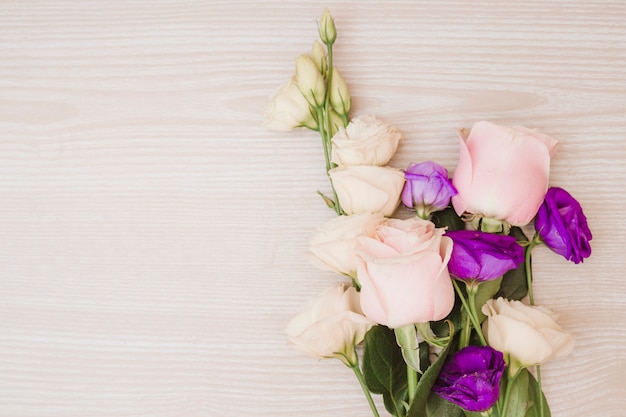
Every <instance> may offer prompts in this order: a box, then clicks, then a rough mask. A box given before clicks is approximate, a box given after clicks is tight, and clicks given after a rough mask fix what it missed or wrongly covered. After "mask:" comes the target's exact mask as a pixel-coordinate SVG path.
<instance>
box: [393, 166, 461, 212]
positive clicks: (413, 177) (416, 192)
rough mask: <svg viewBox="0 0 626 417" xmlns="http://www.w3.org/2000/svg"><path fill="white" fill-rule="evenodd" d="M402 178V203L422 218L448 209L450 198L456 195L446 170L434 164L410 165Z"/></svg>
mask: <svg viewBox="0 0 626 417" xmlns="http://www.w3.org/2000/svg"><path fill="white" fill-rule="evenodd" d="M404 178H406V183H405V184H404V189H403V190H402V202H403V203H404V205H405V206H407V207H408V208H414V209H415V211H416V212H417V214H418V215H419V216H420V217H422V218H426V217H428V215H430V213H432V212H433V211H440V210H443V209H445V208H446V207H448V205H449V204H450V198H452V196H454V195H456V194H457V191H456V189H455V188H454V186H453V185H452V182H451V181H450V180H449V179H448V170H447V169H445V168H444V167H442V166H441V165H439V164H437V163H436V162H430V161H428V162H422V163H419V164H415V163H411V164H410V165H409V167H408V168H407V169H406V171H405V174H404Z"/></svg>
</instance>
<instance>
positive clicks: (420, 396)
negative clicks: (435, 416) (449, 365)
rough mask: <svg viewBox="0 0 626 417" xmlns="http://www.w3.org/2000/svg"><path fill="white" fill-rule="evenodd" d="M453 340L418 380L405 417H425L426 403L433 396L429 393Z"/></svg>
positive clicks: (452, 340)
mask: <svg viewBox="0 0 626 417" xmlns="http://www.w3.org/2000/svg"><path fill="white" fill-rule="evenodd" d="M454 341H455V339H451V340H450V343H448V346H446V347H445V348H444V349H443V350H442V351H441V352H440V353H439V357H437V360H436V361H435V362H434V363H433V364H432V365H430V367H429V368H428V369H427V370H426V372H424V375H422V377H421V378H420V380H419V382H418V383H417V390H416V392H415V397H414V398H413V401H412V403H411V404H409V412H408V414H407V417H424V416H426V415H427V410H426V407H427V401H428V397H429V396H430V395H435V394H432V393H431V389H432V387H433V385H434V384H435V381H436V380H437V376H438V375H439V372H440V371H441V368H442V367H443V364H444V362H445V361H446V358H447V356H448V352H449V351H450V348H451V346H452V345H453V344H454Z"/></svg>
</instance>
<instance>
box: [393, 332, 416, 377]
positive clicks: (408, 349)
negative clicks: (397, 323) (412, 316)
mask: <svg viewBox="0 0 626 417" xmlns="http://www.w3.org/2000/svg"><path fill="white" fill-rule="evenodd" d="M395 334H396V342H397V343H398V345H399V346H400V349H401V350H402V357H403V358H404V362H406V364H407V365H408V366H410V367H411V368H413V369H414V370H416V371H418V372H421V370H420V355H419V350H418V344H417V329H416V328H415V325H414V324H409V325H407V326H402V327H398V328H397V329H395Z"/></svg>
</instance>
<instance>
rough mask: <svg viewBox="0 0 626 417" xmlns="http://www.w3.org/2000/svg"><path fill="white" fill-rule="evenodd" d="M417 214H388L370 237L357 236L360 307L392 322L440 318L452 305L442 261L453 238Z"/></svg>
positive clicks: (397, 324) (375, 317)
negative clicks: (400, 217) (405, 216)
mask: <svg viewBox="0 0 626 417" xmlns="http://www.w3.org/2000/svg"><path fill="white" fill-rule="evenodd" d="M444 231H445V230H444V229H437V228H435V225H434V224H433V223H431V222H429V221H427V220H422V219H420V218H418V217H415V218H411V219H408V220H398V219H389V220H387V221H386V222H384V223H382V224H380V225H379V226H378V227H377V228H376V233H375V235H374V237H373V238H372V237H361V238H359V246H357V277H358V280H359V283H360V284H361V307H362V309H363V313H364V314H365V315H366V316H367V317H368V318H370V319H371V320H373V321H375V322H377V323H379V324H384V325H386V326H388V327H391V328H398V327H402V326H405V325H408V324H412V323H426V322H428V321H435V320H441V319H443V318H444V317H445V316H447V315H448V313H450V311H451V310H452V307H453V306H454V288H453V287H452V281H451V279H450V275H449V273H448V269H447V267H446V266H447V264H448V261H449V260H450V254H451V252H452V240H451V239H450V238H448V237H445V236H443V233H444Z"/></svg>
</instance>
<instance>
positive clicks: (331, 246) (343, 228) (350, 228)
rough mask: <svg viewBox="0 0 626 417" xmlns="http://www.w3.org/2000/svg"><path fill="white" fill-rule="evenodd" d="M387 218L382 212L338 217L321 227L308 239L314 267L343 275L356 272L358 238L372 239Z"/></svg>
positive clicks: (351, 274)
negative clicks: (377, 227)
mask: <svg viewBox="0 0 626 417" xmlns="http://www.w3.org/2000/svg"><path fill="white" fill-rule="evenodd" d="M384 219H385V218H384V217H383V215H382V214H380V213H375V214H370V213H361V214H353V215H351V216H335V217H333V218H332V219H331V220H329V221H327V222H326V223H324V224H323V225H322V226H321V227H319V228H318V229H317V230H316V231H315V232H314V233H313V236H312V237H311V239H310V240H309V252H310V254H311V259H312V261H313V262H314V263H315V265H317V266H319V267H321V268H322V269H330V270H332V271H335V272H339V273H340V274H344V275H349V276H353V275H354V274H355V272H356V254H355V252H354V250H355V248H356V245H357V238H358V237H359V236H371V235H373V234H374V231H375V230H376V226H378V225H379V224H380V223H381V222H382V221H383V220H384Z"/></svg>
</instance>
